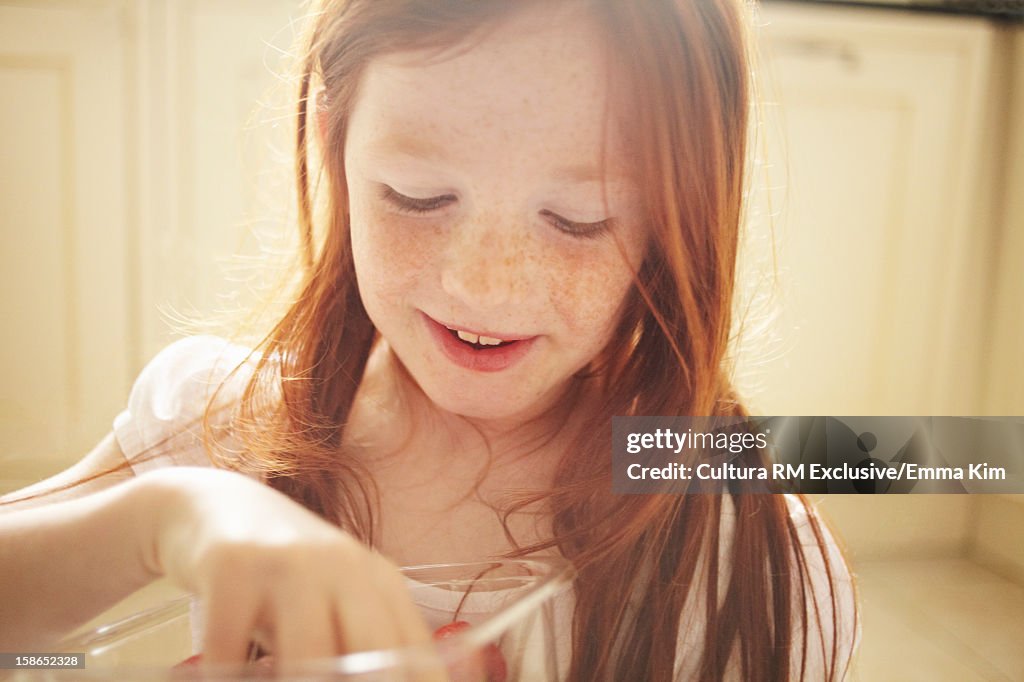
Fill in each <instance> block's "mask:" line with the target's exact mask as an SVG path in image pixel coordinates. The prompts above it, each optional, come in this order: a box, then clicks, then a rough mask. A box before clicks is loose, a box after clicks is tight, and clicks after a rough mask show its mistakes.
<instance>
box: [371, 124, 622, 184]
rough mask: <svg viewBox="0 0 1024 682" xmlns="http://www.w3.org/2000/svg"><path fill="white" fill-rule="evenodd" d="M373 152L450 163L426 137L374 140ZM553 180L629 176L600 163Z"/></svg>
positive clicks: (561, 172) (566, 169) (569, 169)
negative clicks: (603, 166) (608, 170)
mask: <svg viewBox="0 0 1024 682" xmlns="http://www.w3.org/2000/svg"><path fill="white" fill-rule="evenodd" d="M371 150H372V153H373V154H374V155H375V156H377V155H395V156H406V157H411V158H414V159H417V160H423V161H446V160H447V159H448V155H447V154H446V152H445V149H444V147H442V146H440V145H438V144H436V143H434V142H432V141H430V140H429V139H428V138H426V137H423V136H411V135H403V134H401V133H391V134H388V135H385V136H382V137H380V138H377V139H375V140H374V141H373V143H372V145H371ZM552 177H554V178H556V179H558V180H565V181H568V182H569V183H572V184H579V185H583V184H588V183H601V182H608V183H609V184H616V183H621V182H625V180H626V176H623V175H620V174H618V173H610V172H607V171H606V170H605V169H604V168H602V167H601V166H600V165H598V164H588V163H580V164H572V165H568V166H563V167H561V168H558V169H557V170H556V171H555V172H554V173H553V174H552Z"/></svg>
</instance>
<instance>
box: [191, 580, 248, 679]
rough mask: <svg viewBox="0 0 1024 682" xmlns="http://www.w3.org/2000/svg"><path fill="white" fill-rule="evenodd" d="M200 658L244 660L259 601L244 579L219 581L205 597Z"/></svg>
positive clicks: (216, 661) (222, 660)
mask: <svg viewBox="0 0 1024 682" xmlns="http://www.w3.org/2000/svg"><path fill="white" fill-rule="evenodd" d="M204 607H205V609H206V631H205V632H204V633H203V661H204V662H206V663H244V662H245V660H246V656H247V654H248V651H249V640H250V636H251V635H252V632H253V630H254V628H255V626H256V623H257V621H258V619H259V611H260V600H259V598H258V595H257V594H256V593H255V592H254V591H252V590H251V589H250V587H249V584H248V583H247V582H246V581H241V580H235V581H230V580H222V581H219V582H218V583H217V584H216V585H214V586H212V589H210V590H209V592H208V595H207V597H206V599H205V600H204Z"/></svg>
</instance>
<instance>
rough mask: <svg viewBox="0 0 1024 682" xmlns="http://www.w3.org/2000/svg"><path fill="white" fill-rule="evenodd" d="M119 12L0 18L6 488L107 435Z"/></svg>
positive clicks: (115, 400) (2, 473)
mask: <svg viewBox="0 0 1024 682" xmlns="http://www.w3.org/2000/svg"><path fill="white" fill-rule="evenodd" d="M125 44H126V43H125V28H124V13H123V7H122V5H121V3H114V2H111V3H104V2H95V3H87V4H81V3H73V2H67V3H61V2H53V3H48V4H46V5H45V6H44V7H0V45H3V48H2V50H0V88H2V91H3V93H4V97H3V98H2V100H0V130H4V131H6V132H5V141H4V154H3V155H2V156H0V177H2V180H0V223H2V227H0V314H2V315H3V321H4V333H3V335H2V337H0V377H2V381H0V479H3V481H4V482H3V483H0V484H2V485H5V487H11V486H12V485H18V484H19V483H24V482H26V481H28V480H32V479H35V478H39V477H41V476H43V475H46V474H47V473H51V472H53V471H54V470H57V469H60V468H62V467H63V466H65V465H66V464H67V463H68V462H70V461H73V460H75V459H77V458H78V457H80V456H81V455H83V454H84V453H85V452H87V451H88V449H89V448H91V447H92V446H93V445H95V443H96V442H97V441H98V440H99V438H100V437H101V436H102V435H103V433H104V432H105V431H107V430H109V428H110V423H111V421H112V419H113V416H114V415H115V414H116V411H117V410H118V409H119V407H120V406H121V405H122V404H123V402H124V399H125V394H126V391H127V389H128V384H129V370H128V366H129V357H130V355H131V344H132V337H131V333H130V330H129V327H128V319H129V314H130V306H131V301H130V297H129V295H128V290H127V287H126V286H125V276H126V272H127V271H128V267H129V263H128V261H127V250H126V248H127V247H126V238H127V233H126V224H127V216H128V214H129V203H128V197H127V194H126V191H125V181H126V178H125V159H126V149H125V137H124V135H123V131H124V129H125V124H126V120H125V116H124V111H125V104H126V90H125V80H124V66H125V63H124V49H125Z"/></svg>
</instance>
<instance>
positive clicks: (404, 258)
mask: <svg viewBox="0 0 1024 682" xmlns="http://www.w3.org/2000/svg"><path fill="white" fill-rule="evenodd" d="M420 227H422V229H418V228H420ZM430 230H431V228H430V227H427V226H419V225H417V226H410V225H408V224H406V223H405V221H403V220H402V219H401V218H400V217H397V216H394V215H388V214H386V213H383V212H375V211H372V210H371V211H357V210H353V212H352V249H353V256H354V258H355V261H356V271H357V272H358V274H359V280H360V287H361V288H362V289H363V290H364V291H363V295H364V297H367V296H370V297H373V298H375V299H385V300H384V303H386V304H392V303H395V302H398V301H405V300H408V299H409V298H410V297H411V296H414V295H415V292H416V291H417V289H418V287H420V286H421V285H423V284H425V283H426V278H427V275H428V272H429V267H430V263H431V258H432V254H433V252H434V250H435V247H434V246H433V245H432V244H431V240H430V239H429V236H430Z"/></svg>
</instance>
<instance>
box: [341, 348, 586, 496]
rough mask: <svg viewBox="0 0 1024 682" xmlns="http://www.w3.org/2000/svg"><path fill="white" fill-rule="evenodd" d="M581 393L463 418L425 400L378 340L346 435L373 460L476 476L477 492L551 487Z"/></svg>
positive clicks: (575, 424) (580, 409)
mask: <svg viewBox="0 0 1024 682" xmlns="http://www.w3.org/2000/svg"><path fill="white" fill-rule="evenodd" d="M587 394H588V392H587V391H586V390H585V389H584V387H583V386H582V385H581V384H580V383H576V382H574V384H573V385H571V386H569V387H567V388H566V390H565V391H564V392H563V393H562V394H561V395H559V396H558V399H557V400H553V401H550V403H549V404H547V405H541V406H539V407H538V409H536V410H534V412H533V413H532V414H530V415H523V416H518V417H509V418H503V419H490V420H484V419H473V418H469V417H465V416H463V415H459V414H455V413H452V412H448V411H446V410H444V409H442V408H440V407H438V406H437V405H436V404H435V403H434V402H433V401H432V400H430V398H429V397H428V396H427V395H426V394H425V393H424V392H423V390H422V389H421V388H420V387H419V385H418V384H417V383H416V382H415V380H414V379H413V378H412V377H411V376H410V375H409V373H408V371H406V369H405V367H404V366H403V365H402V364H401V362H400V361H399V360H398V358H397V357H396V356H395V354H394V353H393V352H392V351H391V349H390V347H389V346H388V344H387V343H386V342H385V341H383V340H382V339H379V340H378V341H377V343H376V344H375V346H374V349H373V352H372V353H371V356H370V359H369V362H368V363H367V368H366V372H365V375H364V378H363V381H362V383H361V384H360V387H359V391H358V393H357V394H356V401H355V404H354V405H353V410H352V415H351V419H350V421H349V426H348V427H347V429H346V440H347V441H349V442H350V443H351V444H353V445H355V446H356V447H358V448H359V450H360V452H361V453H365V456H366V457H367V458H368V459H369V460H370V461H371V463H372V462H373V461H383V460H385V459H391V460H396V461H409V460H408V459H407V458H414V459H415V461H416V466H417V468H420V469H424V468H426V469H435V468H436V469H437V470H438V471H441V470H443V471H444V475H445V478H446V480H452V477H453V476H455V477H457V478H462V476H466V477H467V478H471V479H473V480H475V481H477V482H480V481H482V482H483V484H482V485H481V491H484V490H486V489H488V488H493V489H500V488H505V489H508V488H510V487H522V486H525V487H526V488H527V489H533V490H539V489H543V488H547V487H549V486H550V485H551V480H552V477H553V475H554V471H555V468H556V467H557V466H558V463H559V461H560V459H561V456H562V453H564V452H565V450H566V448H567V447H568V444H569V441H570V440H571V439H572V437H573V436H574V435H575V433H576V431H577V430H578V428H579V415H580V414H584V413H585V411H586V404H587V402H588V401H587ZM371 466H372V464H371ZM481 475H482V476H483V478H480V477H481ZM498 482H500V484H499V483H498Z"/></svg>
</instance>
